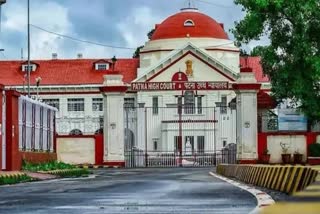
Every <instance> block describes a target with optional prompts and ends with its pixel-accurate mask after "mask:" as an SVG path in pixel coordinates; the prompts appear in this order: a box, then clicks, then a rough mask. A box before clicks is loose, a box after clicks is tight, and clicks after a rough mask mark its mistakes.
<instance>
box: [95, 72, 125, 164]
mask: <svg viewBox="0 0 320 214" xmlns="http://www.w3.org/2000/svg"><path fill="white" fill-rule="evenodd" d="M122 78H123V76H122V75H105V76H104V86H103V87H101V88H100V91H101V92H102V94H103V96H104V130H103V133H104V139H103V141H104V155H103V161H104V164H106V165H109V166H124V164H125V159H124V111H123V104H124V96H125V92H126V91H127V89H128V87H127V86H125V85H124V83H123V81H122Z"/></svg>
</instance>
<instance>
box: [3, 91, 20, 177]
mask: <svg viewBox="0 0 320 214" xmlns="http://www.w3.org/2000/svg"><path fill="white" fill-rule="evenodd" d="M5 94H6V135H5V136H6V170H7V171H16V170H21V164H22V160H21V154H20V152H19V97H20V94H19V93H18V92H16V91H14V90H7V91H6V93H5Z"/></svg>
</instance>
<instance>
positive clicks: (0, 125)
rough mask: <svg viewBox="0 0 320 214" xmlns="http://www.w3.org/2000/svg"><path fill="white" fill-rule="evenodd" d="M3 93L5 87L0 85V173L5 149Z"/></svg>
mask: <svg viewBox="0 0 320 214" xmlns="http://www.w3.org/2000/svg"><path fill="white" fill-rule="evenodd" d="M3 93H4V87H3V85H0V171H1V170H2V152H3V147H2V143H3V142H4V137H5V135H4V133H3V132H4V124H3V119H2V118H3V116H4V115H2V114H3V113H2V112H3V106H2V105H3V104H4V102H3Z"/></svg>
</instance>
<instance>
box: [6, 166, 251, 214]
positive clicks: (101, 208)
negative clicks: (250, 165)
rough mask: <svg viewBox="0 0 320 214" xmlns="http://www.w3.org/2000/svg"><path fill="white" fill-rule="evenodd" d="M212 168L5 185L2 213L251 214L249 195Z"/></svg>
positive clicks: (129, 172) (127, 172)
mask: <svg viewBox="0 0 320 214" xmlns="http://www.w3.org/2000/svg"><path fill="white" fill-rule="evenodd" d="M209 171H210V169H199V168H198V169H192V168H182V169H180V168H178V169H133V170H125V169H122V170H108V169H104V170H94V171H93V172H94V174H95V175H96V177H94V178H92V177H91V178H81V179H64V180H53V181H43V182H33V183H25V184H18V185H14V186H2V187H0V213H1V214H6V213H8V214H9V213H10V214H13V213H30V214H31V213H32V214H38V213H49V214H55V213H59V214H63V213H68V214H70V213H76V214H80V213H183V214H187V213H197V214H205V213H214V214H217V213H235V214H241V213H249V212H250V211H251V210H253V209H254V208H255V206H256V200H255V198H254V197H253V196H252V195H250V194H249V193H247V192H245V191H244V190H241V189H239V188H237V187H234V186H232V185H230V184H228V183H225V182H224V181H221V180H218V179H216V178H214V177H212V176H210V175H209V174H208V172H209Z"/></svg>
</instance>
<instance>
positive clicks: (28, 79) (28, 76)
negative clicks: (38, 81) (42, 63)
mask: <svg viewBox="0 0 320 214" xmlns="http://www.w3.org/2000/svg"><path fill="white" fill-rule="evenodd" d="M30 67H31V66H30V0H28V70H27V81H28V97H30V72H31V69H30Z"/></svg>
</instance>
